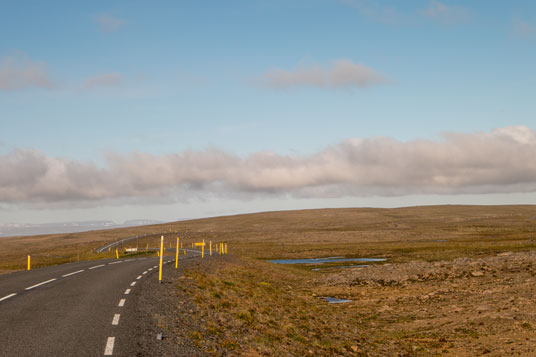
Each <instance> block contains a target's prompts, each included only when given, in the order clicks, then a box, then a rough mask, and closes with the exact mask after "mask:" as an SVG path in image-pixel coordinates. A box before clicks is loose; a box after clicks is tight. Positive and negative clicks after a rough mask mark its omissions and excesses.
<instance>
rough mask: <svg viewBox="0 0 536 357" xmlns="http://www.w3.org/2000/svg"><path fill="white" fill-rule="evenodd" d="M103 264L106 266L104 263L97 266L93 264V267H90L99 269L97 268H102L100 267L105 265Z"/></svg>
mask: <svg viewBox="0 0 536 357" xmlns="http://www.w3.org/2000/svg"><path fill="white" fill-rule="evenodd" d="M103 266H104V264H101V265H95V266H93V267H91V268H89V269H97V268H100V267H103Z"/></svg>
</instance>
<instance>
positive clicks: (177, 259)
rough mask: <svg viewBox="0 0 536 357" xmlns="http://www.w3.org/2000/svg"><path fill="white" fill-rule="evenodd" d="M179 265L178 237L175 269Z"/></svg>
mask: <svg viewBox="0 0 536 357" xmlns="http://www.w3.org/2000/svg"><path fill="white" fill-rule="evenodd" d="M178 265H179V237H177V251H176V252H175V269H177V266H178Z"/></svg>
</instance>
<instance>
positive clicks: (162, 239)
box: [158, 236, 164, 283]
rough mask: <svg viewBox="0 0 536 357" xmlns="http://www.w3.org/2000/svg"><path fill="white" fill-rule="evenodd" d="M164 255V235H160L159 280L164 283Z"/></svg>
mask: <svg viewBox="0 0 536 357" xmlns="http://www.w3.org/2000/svg"><path fill="white" fill-rule="evenodd" d="M163 255H164V236H161V237H160V269H158V282H159V283H162V265H163V259H164V257H163Z"/></svg>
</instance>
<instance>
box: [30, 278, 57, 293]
mask: <svg viewBox="0 0 536 357" xmlns="http://www.w3.org/2000/svg"><path fill="white" fill-rule="evenodd" d="M54 280H56V278H54V279H50V280H47V281H43V282H42V283H39V284H35V285H32V286H28V287H27V288H26V289H24V290H30V289H33V288H37V287H38V286H41V285H45V284H47V283H50V282H51V281H54Z"/></svg>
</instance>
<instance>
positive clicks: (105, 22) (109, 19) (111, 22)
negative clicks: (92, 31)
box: [94, 14, 127, 32]
mask: <svg viewBox="0 0 536 357" xmlns="http://www.w3.org/2000/svg"><path fill="white" fill-rule="evenodd" d="M94 20H95V22H96V23H97V24H98V25H99V28H100V29H101V31H104V32H113V31H116V30H118V29H119V28H121V27H123V26H124V25H126V24H127V22H126V21H125V20H122V19H119V18H117V17H115V16H112V15H109V14H102V15H99V16H96V17H95V18H94Z"/></svg>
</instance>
